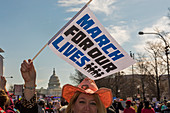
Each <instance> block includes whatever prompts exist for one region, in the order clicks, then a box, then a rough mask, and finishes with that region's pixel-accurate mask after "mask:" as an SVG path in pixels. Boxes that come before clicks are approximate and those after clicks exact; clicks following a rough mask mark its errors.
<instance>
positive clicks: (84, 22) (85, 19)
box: [76, 14, 94, 30]
mask: <svg viewBox="0 0 170 113" xmlns="http://www.w3.org/2000/svg"><path fill="white" fill-rule="evenodd" d="M89 18H90V16H89V15H88V14H86V15H84V16H83V17H82V18H81V19H80V20H78V21H77V22H76V23H77V24H81V25H80V26H81V27H83V29H84V30H86V29H88V28H89V27H91V26H92V25H93V24H94V21H93V20H92V19H91V20H88V19H89Z"/></svg>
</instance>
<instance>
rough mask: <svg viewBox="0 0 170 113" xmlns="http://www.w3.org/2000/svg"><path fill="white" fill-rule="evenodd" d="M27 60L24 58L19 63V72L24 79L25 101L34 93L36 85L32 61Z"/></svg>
mask: <svg viewBox="0 0 170 113" xmlns="http://www.w3.org/2000/svg"><path fill="white" fill-rule="evenodd" d="M30 61H31V60H30V59H29V60H28V62H27V61H26V60H24V61H23V63H22V64H21V68H20V71H21V74H22V77H23V79H24V81H25V85H24V87H25V89H24V97H25V99H26V100H27V101H29V100H30V99H31V98H32V97H33V96H34V94H35V87H36V71H35V68H34V65H33V62H30Z"/></svg>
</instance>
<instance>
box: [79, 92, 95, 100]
mask: <svg viewBox="0 0 170 113" xmlns="http://www.w3.org/2000/svg"><path fill="white" fill-rule="evenodd" d="M78 99H93V100H94V95H91V94H85V93H81V94H80V95H79V97H78Z"/></svg>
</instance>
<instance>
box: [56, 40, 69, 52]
mask: <svg viewBox="0 0 170 113" xmlns="http://www.w3.org/2000/svg"><path fill="white" fill-rule="evenodd" d="M69 45H70V43H69V42H67V43H65V44H64V45H63V46H62V47H61V48H60V49H59V50H58V51H59V52H62V51H63V50H64V49H66V48H67V47H68V46H69Z"/></svg>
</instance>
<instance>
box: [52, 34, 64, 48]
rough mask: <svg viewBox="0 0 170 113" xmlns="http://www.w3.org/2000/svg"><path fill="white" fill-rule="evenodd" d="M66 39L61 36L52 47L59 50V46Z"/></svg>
mask: <svg viewBox="0 0 170 113" xmlns="http://www.w3.org/2000/svg"><path fill="white" fill-rule="evenodd" d="M63 39H64V38H63V37H62V36H60V37H59V38H57V39H56V40H55V41H54V42H53V43H52V45H53V46H54V47H55V48H56V49H57V50H58V49H59V47H58V44H59V43H60V42H61V41H62V40H63Z"/></svg>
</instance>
